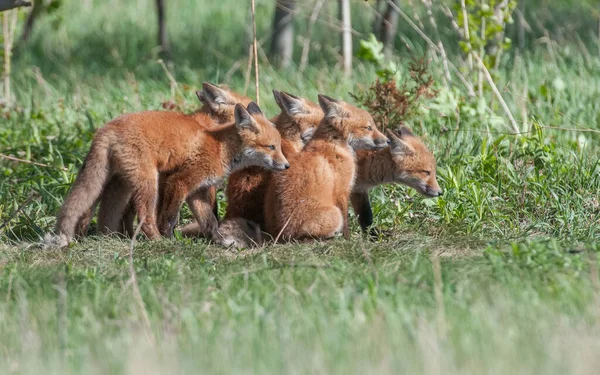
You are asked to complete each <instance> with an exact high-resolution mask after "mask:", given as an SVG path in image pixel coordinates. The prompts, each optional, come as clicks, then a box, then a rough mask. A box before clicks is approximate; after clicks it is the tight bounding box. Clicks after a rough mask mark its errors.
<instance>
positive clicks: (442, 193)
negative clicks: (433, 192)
mask: <svg viewBox="0 0 600 375" xmlns="http://www.w3.org/2000/svg"><path fill="white" fill-rule="evenodd" d="M442 195H444V191H443V190H441V189H440V191H439V192H438V197H441V196H442Z"/></svg>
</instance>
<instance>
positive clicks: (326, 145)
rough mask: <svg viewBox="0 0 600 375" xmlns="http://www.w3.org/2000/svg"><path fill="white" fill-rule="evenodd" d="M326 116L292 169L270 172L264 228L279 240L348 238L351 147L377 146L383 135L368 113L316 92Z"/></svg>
mask: <svg viewBox="0 0 600 375" xmlns="http://www.w3.org/2000/svg"><path fill="white" fill-rule="evenodd" d="M319 104H320V105H321V108H322V109H323V112H324V114H325V117H324V118H323V120H322V122H321V124H320V125H319V127H318V128H317V130H316V132H315V134H314V136H313V137H312V139H311V140H310V141H309V142H308V144H307V145H306V146H305V147H304V149H303V150H302V151H301V152H300V153H298V154H297V155H295V156H293V157H290V160H291V168H290V169H289V170H287V171H285V172H281V173H279V174H274V175H273V176H272V178H271V183H270V184H269V187H268V189H267V195H266V200H265V206H264V208H265V215H264V217H265V224H266V230H267V232H268V233H269V234H270V235H271V236H273V237H274V238H277V237H278V236H279V235H281V238H282V239H283V240H286V241H289V240H294V239H296V240H302V239H310V238H315V239H327V238H330V237H333V236H334V235H335V234H336V233H339V232H340V231H342V232H343V234H344V237H346V238H349V236H350V230H349V227H348V198H349V195H350V192H351V191H352V186H353V184H354V178H355V169H356V167H355V160H354V151H353V149H378V148H383V147H385V146H387V145H388V142H389V141H388V139H387V138H386V137H385V136H384V135H383V134H381V133H380V132H379V131H378V130H377V129H376V128H375V124H374V121H373V119H372V117H371V115H369V113H368V112H366V111H364V110H362V109H359V108H356V107H354V106H352V105H350V104H347V103H345V102H343V101H337V100H334V99H331V98H328V97H326V96H324V95H319Z"/></svg>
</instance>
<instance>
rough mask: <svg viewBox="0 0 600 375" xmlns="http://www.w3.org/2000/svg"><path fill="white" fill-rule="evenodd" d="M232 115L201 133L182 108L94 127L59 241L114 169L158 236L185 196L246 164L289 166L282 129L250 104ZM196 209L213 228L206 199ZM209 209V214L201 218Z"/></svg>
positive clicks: (150, 232) (146, 228) (147, 229)
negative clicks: (231, 118) (161, 178)
mask: <svg viewBox="0 0 600 375" xmlns="http://www.w3.org/2000/svg"><path fill="white" fill-rule="evenodd" d="M234 115H235V123H233V124H229V125H224V126H220V127H217V128H214V129H212V128H211V129H208V130H206V129H202V128H201V127H199V126H198V122H197V121H195V120H194V119H193V118H191V117H190V116H186V115H183V114H180V113H174V112H142V113H134V114H127V115H123V116H121V117H119V118H117V119H115V120H113V121H111V122H110V123H108V124H107V125H106V126H105V127H103V128H101V129H99V130H98V131H97V132H96V135H95V136H94V139H93V141H92V146H91V149H90V152H89V153H88V155H87V157H86V160H85V162H84V165H83V166H82V168H81V171H80V172H79V174H78V176H77V179H76V180H75V183H74V184H73V187H72V188H71V191H70V192H69V194H68V196H67V198H66V199H65V202H64V204H63V206H62V208H61V210H60V212H59V214H58V218H57V223H56V232H57V234H58V236H59V237H60V238H61V239H62V240H63V241H62V242H63V243H64V242H68V240H70V239H71V238H72V237H73V235H74V234H75V230H76V225H77V222H78V221H79V219H80V218H81V217H82V216H83V215H85V214H86V213H88V212H89V211H90V210H91V209H92V207H93V205H94V203H95V202H96V201H97V200H98V198H99V197H100V196H101V194H102V192H103V191H104V188H105V186H106V184H107V183H108V182H109V180H110V179H111V178H112V177H113V176H114V175H116V174H118V175H120V176H121V178H122V179H123V181H124V183H125V184H126V185H127V186H129V187H130V189H131V191H132V197H133V201H134V206H135V209H136V213H137V216H138V218H139V220H140V223H141V228H142V231H143V232H144V233H145V234H146V236H147V237H148V238H150V239H156V238H159V237H160V233H161V232H162V233H164V234H165V235H170V234H171V233H172V228H173V226H174V225H175V221H176V220H177V217H178V213H179V207H180V206H181V204H182V203H183V201H184V200H185V199H186V198H188V197H189V196H191V195H192V194H194V193H196V192H199V191H203V190H206V189H208V188H210V187H212V186H214V185H216V184H218V183H220V181H221V180H222V179H223V178H224V177H225V176H226V175H227V174H229V173H230V172H232V171H233V170H235V169H237V168H243V167H246V166H249V165H259V166H262V167H264V168H268V169H274V170H283V169H286V168H288V167H289V163H288V161H287V159H286V158H285V157H284V156H283V153H282V152H281V137H280V135H279V132H278V131H277V129H276V128H275V126H274V125H273V124H272V123H271V122H269V121H268V120H267V119H266V118H265V117H264V115H263V114H262V112H261V110H260V108H258V106H257V105H256V104H255V103H253V102H251V103H250V104H248V109H246V108H244V106H243V105H241V104H237V105H236V106H235V109H234ZM149 119H151V120H152V121H150V120H149ZM165 124H171V126H165ZM161 173H163V174H164V175H165V179H164V199H163V200H162V207H161V208H160V211H159V213H160V216H159V217H158V222H157V218H156V212H157V209H156V205H157V201H158V177H159V174H161ZM199 206H201V207H205V210H204V211H202V212H198V211H197V210H196V209H195V208H197V207H191V208H192V212H193V213H194V216H195V217H196V220H198V221H200V222H205V221H208V222H209V224H208V225H209V226H210V227H211V228H214V229H216V227H217V225H216V224H217V219H216V217H214V215H212V207H211V204H210V202H208V201H206V200H202V199H200V203H199ZM206 211H207V212H211V215H212V216H208V217H205V216H202V214H205V213H206ZM159 228H160V230H159ZM49 242H51V243H57V241H53V240H50V241H49ZM58 243H61V241H58Z"/></svg>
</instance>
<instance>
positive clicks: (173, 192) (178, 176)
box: [158, 170, 212, 238]
mask: <svg viewBox="0 0 600 375" xmlns="http://www.w3.org/2000/svg"><path fill="white" fill-rule="evenodd" d="M193 177H194V176H193V175H192V174H190V173H189V171H187V170H182V171H180V172H177V173H174V174H172V175H170V176H168V177H166V178H165V182H164V184H161V185H162V186H163V187H164V189H162V190H163V191H162V193H163V194H162V196H161V198H160V203H159V207H160V208H159V212H158V228H159V230H160V233H161V234H162V235H163V236H165V237H167V238H171V237H172V236H173V229H174V228H175V225H176V224H177V221H178V219H179V209H180V208H181V205H182V204H183V202H184V201H185V199H186V198H187V196H188V194H189V193H190V190H191V186H193V184H192V181H194V180H195V181H202V179H194V178H193ZM211 215H212V213H211Z"/></svg>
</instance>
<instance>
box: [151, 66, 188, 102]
mask: <svg viewBox="0 0 600 375" xmlns="http://www.w3.org/2000/svg"><path fill="white" fill-rule="evenodd" d="M157 62H158V63H159V64H160V66H161V67H162V68H163V70H164V72H165V74H166V75H167V78H168V79H169V82H170V83H171V97H175V89H177V92H179V95H181V97H182V98H183V97H185V95H183V91H181V89H180V88H179V85H178V84H177V81H176V80H175V77H173V75H172V74H171V72H169V69H167V66H166V65H165V62H164V61H163V59H158V60H157Z"/></svg>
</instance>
